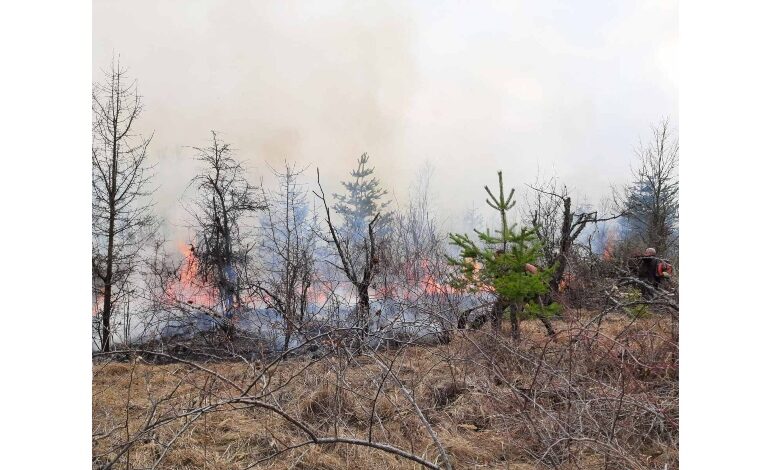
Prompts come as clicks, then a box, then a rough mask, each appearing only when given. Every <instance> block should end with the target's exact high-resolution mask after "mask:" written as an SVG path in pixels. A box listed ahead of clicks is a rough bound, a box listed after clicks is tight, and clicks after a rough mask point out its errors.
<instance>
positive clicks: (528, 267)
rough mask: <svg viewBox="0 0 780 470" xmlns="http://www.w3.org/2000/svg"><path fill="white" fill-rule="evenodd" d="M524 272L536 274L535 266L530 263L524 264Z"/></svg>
mask: <svg viewBox="0 0 780 470" xmlns="http://www.w3.org/2000/svg"><path fill="white" fill-rule="evenodd" d="M525 270H526V271H528V272H529V273H531V274H536V271H537V269H536V266H534V265H533V264H531V263H526V264H525Z"/></svg>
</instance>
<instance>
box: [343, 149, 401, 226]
mask: <svg viewBox="0 0 780 470" xmlns="http://www.w3.org/2000/svg"><path fill="white" fill-rule="evenodd" d="M350 174H351V175H352V178H353V179H352V181H342V182H341V184H342V185H343V186H344V188H345V189H346V190H347V192H346V194H334V195H333V197H335V198H336V201H338V202H337V203H336V205H335V206H333V209H334V210H335V211H336V213H338V214H339V215H341V216H342V217H343V218H344V226H345V229H346V230H347V233H348V236H349V238H355V236H357V235H359V234H365V233H367V229H368V223H369V222H370V221H371V220H372V219H373V217H374V216H375V215H376V214H377V213H378V212H382V211H383V210H384V209H385V208H386V207H387V205H388V204H389V201H384V202H382V198H383V197H384V196H385V195H387V191H386V190H384V189H382V188H381V187H380V186H379V180H378V179H376V177H374V176H373V174H374V168H372V167H369V166H368V154H367V153H364V154H363V155H361V156H360V158H359V159H358V166H357V169H355V170H352V172H351V173H350ZM384 219H386V217H384V216H380V218H379V219H378V220H377V223H376V224H375V227H376V231H377V234H379V235H381V234H382V232H383V228H384V226H386V222H385V220H384Z"/></svg>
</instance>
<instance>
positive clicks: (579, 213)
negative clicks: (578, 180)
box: [527, 179, 619, 292]
mask: <svg viewBox="0 0 780 470" xmlns="http://www.w3.org/2000/svg"><path fill="white" fill-rule="evenodd" d="M529 187H530V188H531V189H532V190H534V192H535V198H532V200H531V201H529V204H528V206H529V208H530V214H529V217H527V218H528V219H530V222H531V224H532V225H533V227H534V230H535V231H536V234H537V236H538V237H539V239H540V240H541V241H542V252H543V253H544V257H545V261H546V262H547V264H548V266H553V265H555V266H556V269H555V272H554V274H553V276H552V278H551V279H550V287H551V290H552V291H553V292H554V291H556V290H557V289H558V286H559V285H560V283H561V281H562V280H563V278H564V274H565V273H566V269H567V268H568V266H569V263H570V258H571V254H572V246H573V245H574V243H575V242H576V241H577V238H579V236H580V235H581V234H582V233H583V231H584V230H585V228H586V227H587V226H588V224H598V223H600V222H606V221H609V220H614V219H616V218H617V217H619V216H618V215H609V216H605V217H599V213H598V211H594V210H590V209H589V208H587V206H584V207H583V208H579V209H577V208H576V206H575V208H572V198H571V195H570V194H569V190H568V188H567V187H566V185H563V186H560V187H559V185H558V182H557V181H556V180H555V179H551V180H549V181H547V182H546V183H542V184H536V185H534V186H530V185H529Z"/></svg>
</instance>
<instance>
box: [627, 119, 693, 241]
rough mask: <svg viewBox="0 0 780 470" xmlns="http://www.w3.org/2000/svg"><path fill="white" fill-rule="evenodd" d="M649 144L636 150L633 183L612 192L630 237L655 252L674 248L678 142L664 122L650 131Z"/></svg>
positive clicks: (677, 184) (678, 205) (677, 205)
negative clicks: (650, 138)
mask: <svg viewBox="0 0 780 470" xmlns="http://www.w3.org/2000/svg"><path fill="white" fill-rule="evenodd" d="M652 132H653V137H652V140H651V141H650V142H649V143H643V142H641V141H640V143H639V147H638V148H637V149H636V150H635V153H636V157H637V160H638V163H637V166H636V167H635V168H632V170H631V174H632V181H631V183H630V184H628V185H626V186H625V187H623V188H622V190H615V191H613V195H614V203H615V206H616V207H617V208H619V209H620V210H621V211H623V212H624V214H625V220H626V222H627V225H628V231H629V237H636V238H638V240H639V241H641V242H642V243H643V244H644V245H645V246H652V247H654V248H656V249H657V250H658V253H666V252H667V250H669V249H671V248H674V247H675V246H676V232H677V221H678V218H679V207H680V204H679V179H678V175H677V166H678V162H679V143H678V141H677V138H676V136H674V133H673V131H672V129H671V127H670V125H669V118H665V119H663V120H662V121H661V122H660V123H659V124H658V125H657V126H655V127H654V128H653V129H652Z"/></svg>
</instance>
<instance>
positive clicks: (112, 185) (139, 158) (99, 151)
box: [92, 59, 154, 351]
mask: <svg viewBox="0 0 780 470" xmlns="http://www.w3.org/2000/svg"><path fill="white" fill-rule="evenodd" d="M142 109H143V106H142V103H141V96H140V95H139V94H138V90H137V86H136V82H135V81H134V80H130V79H129V78H128V76H127V70H126V69H124V68H122V67H121V66H120V64H119V60H118V59H117V60H116V61H114V62H112V63H111V69H110V70H109V71H107V72H105V77H104V80H103V82H101V83H95V84H94V85H93V90H92V119H93V122H92V279H93V281H92V289H93V294H94V295H95V297H96V299H98V303H99V304H102V305H100V306H98V308H97V312H96V313H97V314H98V315H99V318H100V324H99V329H98V336H99V338H100V349H101V350H102V351H108V350H109V348H110V343H111V334H112V332H111V321H112V318H113V316H114V313H115V310H116V308H117V306H118V305H119V304H120V303H127V302H128V299H127V296H128V295H129V292H130V284H131V275H132V274H133V272H134V270H135V269H136V267H137V264H138V261H139V256H138V255H139V251H140V250H141V248H142V247H143V245H144V242H145V241H146V240H147V239H148V236H149V235H150V234H151V233H152V232H153V227H154V218H153V216H152V214H151V211H150V207H151V206H150V204H151V203H150V202H149V199H148V196H150V194H151V190H150V188H149V179H150V177H151V176H150V168H151V167H150V166H149V164H148V161H147V148H148V146H149V142H150V141H151V139H152V137H151V136H149V137H143V136H141V135H139V134H137V133H136V131H135V125H136V122H137V120H138V117H139V116H140V115H141V111H142Z"/></svg>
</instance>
